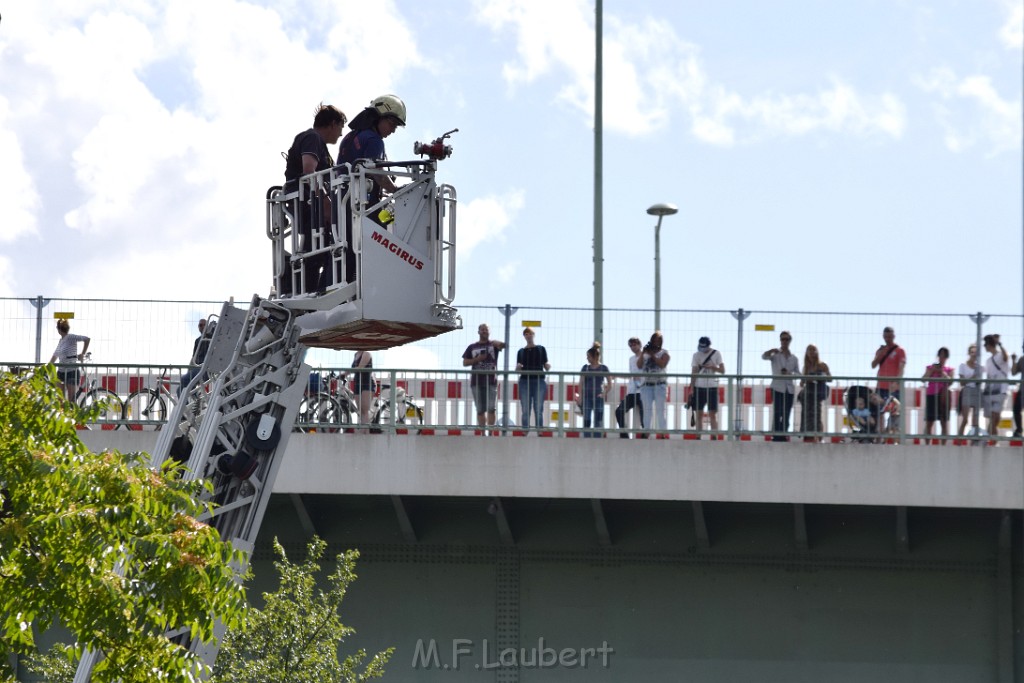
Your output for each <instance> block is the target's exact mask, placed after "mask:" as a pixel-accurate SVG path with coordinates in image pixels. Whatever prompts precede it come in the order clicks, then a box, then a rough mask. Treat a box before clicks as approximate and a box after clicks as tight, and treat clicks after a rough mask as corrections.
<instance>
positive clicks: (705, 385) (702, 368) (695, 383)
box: [690, 337, 725, 432]
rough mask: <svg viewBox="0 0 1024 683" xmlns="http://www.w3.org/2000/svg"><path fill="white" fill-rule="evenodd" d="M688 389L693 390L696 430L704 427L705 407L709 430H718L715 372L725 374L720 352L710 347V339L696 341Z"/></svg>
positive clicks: (704, 338)
mask: <svg viewBox="0 0 1024 683" xmlns="http://www.w3.org/2000/svg"><path fill="white" fill-rule="evenodd" d="M690 372H691V376H690V391H692V392H693V396H694V399H693V410H694V412H696V413H697V417H696V418H695V420H694V426H695V428H696V429H697V431H698V432H699V431H701V430H702V429H703V428H704V409H705V408H707V412H708V418H709V420H710V422H711V430H712V431H715V432H717V431H718V378H717V377H715V374H716V373H717V374H725V361H723V360H722V354H721V353H719V352H718V351H716V350H715V349H713V348H711V339H710V338H708V337H701V338H700V340H699V341H698V342H697V352H696V353H695V354H693V359H692V360H691V361H690Z"/></svg>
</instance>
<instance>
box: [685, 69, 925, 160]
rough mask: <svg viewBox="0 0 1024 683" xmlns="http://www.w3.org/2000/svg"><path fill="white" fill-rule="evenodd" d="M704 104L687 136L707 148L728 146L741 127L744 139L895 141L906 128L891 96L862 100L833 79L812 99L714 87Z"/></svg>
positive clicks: (901, 109) (900, 107)
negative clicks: (819, 134)
mask: <svg viewBox="0 0 1024 683" xmlns="http://www.w3.org/2000/svg"><path fill="white" fill-rule="evenodd" d="M705 102H707V110H708V111H707V112H705V109H704V108H703V106H701V105H697V106H695V113H694V128H693V133H694V135H695V137H697V138H698V139H700V140H703V141H704V142H708V143H712V144H732V143H733V142H734V141H736V139H737V137H738V134H737V130H736V128H737V126H738V125H739V124H741V123H747V124H752V125H749V126H747V127H746V128H744V131H746V135H747V136H748V137H758V136H765V135H788V136H799V135H806V134H808V133H812V132H815V131H827V132H832V133H849V134H854V135H861V136H864V135H875V134H882V135H887V136H889V137H892V138H899V137H900V136H901V135H902V134H903V131H904V129H905V127H906V113H905V110H904V107H903V105H902V103H901V102H900V101H899V99H897V98H896V97H895V96H893V95H882V96H881V97H878V98H865V97H863V96H861V95H860V94H858V93H857V91H856V90H855V89H854V88H853V87H852V86H850V85H849V84H847V83H844V82H842V81H840V80H839V79H838V78H834V79H833V82H832V86H831V87H830V88H827V89H825V90H821V91H819V92H818V93H816V94H814V95H759V96H756V97H753V98H750V99H747V98H743V97H740V96H739V95H737V94H735V93H730V92H726V91H725V90H723V89H715V90H714V91H713V93H712V94H710V96H709V97H707V98H706V99H705ZM702 104H703V103H702Z"/></svg>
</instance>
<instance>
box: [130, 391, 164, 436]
mask: <svg viewBox="0 0 1024 683" xmlns="http://www.w3.org/2000/svg"><path fill="white" fill-rule="evenodd" d="M121 419H123V420H124V422H125V425H126V426H127V427H128V429H131V430H141V429H160V427H161V426H162V424H163V423H164V422H166V421H167V402H166V401H164V397H163V396H161V395H160V393H159V392H157V391H153V390H152V389H140V390H138V391H133V392H132V393H131V394H129V395H128V400H127V401H125V402H124V413H123V414H122V417H121ZM154 423H155V424H154Z"/></svg>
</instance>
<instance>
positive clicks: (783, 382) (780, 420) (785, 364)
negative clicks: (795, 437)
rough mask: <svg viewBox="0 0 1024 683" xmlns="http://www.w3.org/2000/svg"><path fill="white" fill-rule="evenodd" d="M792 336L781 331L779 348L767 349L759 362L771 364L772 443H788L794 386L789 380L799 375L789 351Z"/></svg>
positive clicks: (796, 359) (798, 360) (792, 355)
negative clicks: (787, 434) (769, 362)
mask: <svg viewBox="0 0 1024 683" xmlns="http://www.w3.org/2000/svg"><path fill="white" fill-rule="evenodd" d="M791 341H793V335H791V334H790V333H789V332H787V331H785V330H783V332H782V334H780V335H779V348H776V349H768V350H767V351H765V352H764V353H762V354H761V360H767V361H771V363H772V383H771V388H772V432H773V434H772V441H789V437H788V436H786V435H785V434H786V432H788V431H789V416H790V415H791V414H792V412H793V398H794V397H795V395H796V385H795V383H794V382H793V380H792V379H791V378H792V376H793V375H799V374H800V359H799V358H797V357H796V356H795V355H794V354H793V353H791V352H790V350H789V343H790V342H791Z"/></svg>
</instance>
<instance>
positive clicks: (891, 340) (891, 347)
mask: <svg viewBox="0 0 1024 683" xmlns="http://www.w3.org/2000/svg"><path fill="white" fill-rule="evenodd" d="M882 339H883V340H884V341H885V343H884V344H882V345H881V346H879V347H878V350H877V351H875V357H874V359H873V360H872V361H871V367H872V368H878V389H877V392H876V393H877V394H878V396H879V397H880V398H881V399H882V400H883V401H884V400H885V399H887V398H889V397H890V396H892V397H893V398H895V399H896V400H897V401H900V400H901V397H900V384H902V382H901V381H900V380H901V378H902V377H903V368H904V367H906V365H907V352H906V351H904V350H903V347H902V346H900V345H899V344H897V343H896V331H895V330H893V329H892V328H891V327H887V328H885V329H884V330H882Z"/></svg>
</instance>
